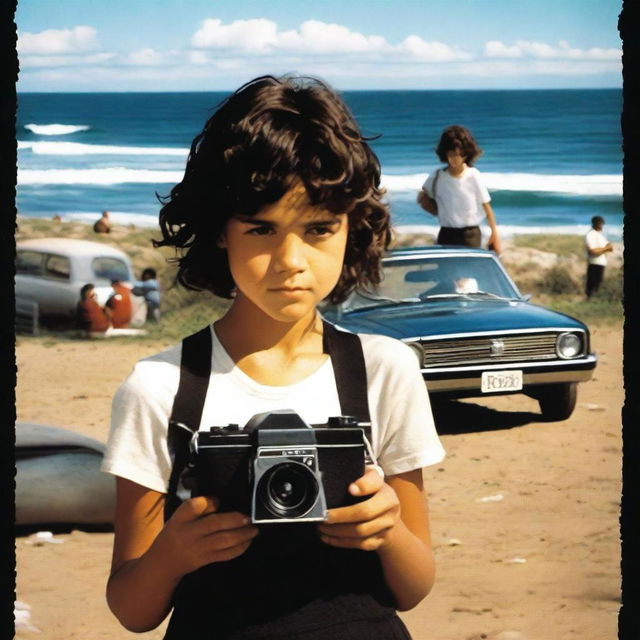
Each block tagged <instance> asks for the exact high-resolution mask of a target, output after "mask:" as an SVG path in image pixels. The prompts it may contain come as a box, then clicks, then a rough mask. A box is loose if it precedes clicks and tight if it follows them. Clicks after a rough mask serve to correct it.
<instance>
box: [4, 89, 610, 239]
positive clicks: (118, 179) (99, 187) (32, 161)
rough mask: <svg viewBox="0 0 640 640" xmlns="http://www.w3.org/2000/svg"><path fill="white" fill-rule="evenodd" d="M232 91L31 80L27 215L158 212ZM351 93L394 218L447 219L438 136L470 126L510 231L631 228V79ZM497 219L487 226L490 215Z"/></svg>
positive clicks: (21, 191) (23, 144) (120, 219)
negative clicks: (437, 186)
mask: <svg viewBox="0 0 640 640" xmlns="http://www.w3.org/2000/svg"><path fill="white" fill-rule="evenodd" d="M226 95H227V93H226V92H215V93H214V92H209V93H204V92H202V93H76V94H74V93H22V94H20V95H19V96H18V113H17V125H16V126H17V131H16V133H17V140H18V187H17V208H18V213H19V215H23V216H28V217H38V218H51V217H52V216H53V215H56V214H57V215H60V216H61V217H62V218H63V219H65V220H84V221H93V220H95V219H96V218H97V217H98V216H99V215H100V212H101V211H103V210H108V211H110V213H111V219H112V220H113V221H114V222H116V223H119V224H136V225H139V226H143V225H144V226H148V225H155V224H156V223H157V222H156V221H157V214H158V209H159V205H158V201H157V199H156V193H157V194H160V195H166V194H168V193H169V190H170V189H171V187H172V186H173V185H174V184H175V183H177V182H179V181H180V180H181V177H182V174H183V172H184V165H185V161H186V157H187V153H188V149H189V147H190V144H191V140H192V139H193V137H194V136H195V135H196V134H197V133H198V132H199V131H200V129H201V128H202V125H203V124H204V122H205V120H206V119H207V118H208V117H209V116H210V115H211V113H212V112H213V110H214V109H215V107H216V105H217V104H219V102H220V101H221V100H222V99H223V98H224V97H226ZM343 96H344V98H345V100H346V102H347V104H348V105H349V107H350V108H351V110H352V112H353V113H354V115H355V116H356V119H357V120H358V122H359V124H360V127H361V129H362V130H363V133H364V134H365V135H367V136H371V137H375V139H374V140H372V141H371V143H370V144H371V146H372V147H373V149H374V151H375V152H376V153H377V155H378V157H379V158H380V162H381V165H382V174H383V175H382V184H383V186H384V187H385V188H386V189H387V198H388V200H389V203H390V206H391V211H392V215H393V221H394V225H395V226H396V227H398V228H399V229H400V230H414V231H418V230H424V231H427V232H431V233H434V232H435V231H436V230H437V224H436V220H435V219H434V218H432V217H431V216H430V215H429V214H427V213H425V212H424V211H422V210H421V209H420V207H419V206H418V205H417V204H416V202H415V196H416V192H417V190H418V189H419V188H420V186H421V185H422V183H423V182H424V180H425V179H426V177H427V175H428V174H429V173H430V172H432V171H434V170H435V169H436V168H438V167H439V166H441V163H440V162H439V161H438V159H437V158H436V155H435V153H434V147H435V146H436V144H437V141H438V138H439V136H440V133H441V131H442V129H443V128H444V127H446V126H448V125H450V124H462V125H464V126H466V127H468V128H469V129H470V130H471V131H472V133H473V135H474V137H475V138H476V140H477V142H478V143H479V145H480V146H481V147H482V149H483V151H484V153H483V155H482V156H481V157H480V158H479V160H478V161H477V162H476V166H477V168H478V169H479V170H480V172H481V173H482V175H483V177H484V181H485V184H486V185H487V188H488V189H489V192H490V194H491V198H492V205H493V209H494V211H495V214H496V219H497V221H498V225H499V228H500V230H501V231H502V233H503V235H505V236H507V235H512V234H516V233H580V234H582V233H585V232H586V231H587V230H588V228H589V226H590V220H591V217H592V216H594V215H601V216H603V217H604V218H605V221H606V226H605V234H606V235H607V236H608V237H609V239H611V240H614V241H620V240H621V239H622V223H623V211H622V136H621V131H620V113H621V110H622V91H621V90H618V89H586V90H585V89H579V90H573V89H572V90H513V91H501V90H491V91H352V92H349V91H347V92H344V93H343ZM485 231H486V227H485Z"/></svg>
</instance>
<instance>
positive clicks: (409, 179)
mask: <svg viewBox="0 0 640 640" xmlns="http://www.w3.org/2000/svg"><path fill="white" fill-rule="evenodd" d="M428 175H429V174H427V173H413V174H407V175H386V174H385V175H383V176H382V180H381V182H382V186H383V187H385V188H386V189H388V190H389V191H391V192H394V191H396V192H403V191H405V192H407V191H410V192H415V191H418V190H419V189H420V188H421V187H422V185H423V184H424V181H425V180H426V179H427V176H428ZM482 178H483V182H484V184H485V185H486V187H487V189H489V190H490V191H528V192H539V193H567V194H572V195H585V196H622V176H621V175H616V174H595V175H563V174H543V173H484V172H483V173H482Z"/></svg>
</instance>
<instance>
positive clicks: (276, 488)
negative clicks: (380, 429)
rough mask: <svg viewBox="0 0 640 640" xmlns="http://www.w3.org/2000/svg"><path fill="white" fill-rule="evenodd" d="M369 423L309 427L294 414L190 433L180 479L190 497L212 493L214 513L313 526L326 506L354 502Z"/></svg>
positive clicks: (336, 421)
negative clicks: (352, 488)
mask: <svg viewBox="0 0 640 640" xmlns="http://www.w3.org/2000/svg"><path fill="white" fill-rule="evenodd" d="M369 426H370V425H369V423H363V422H358V421H357V420H355V419H354V418H351V417H349V416H336V417H331V418H329V419H328V421H327V422H326V423H325V424H320V425H314V426H313V427H312V426H310V425H308V424H307V423H306V422H305V421H304V420H303V419H302V418H301V417H300V416H299V415H298V414H297V413H296V412H295V411H290V410H281V411H271V412H268V413H261V414H257V415H255V416H253V418H251V420H249V422H247V424H246V425H245V427H244V429H240V428H239V426H238V425H234V424H230V425H227V426H225V427H218V426H214V427H211V428H210V429H209V430H207V431H198V432H196V433H194V435H193V438H192V439H191V444H190V451H189V461H188V463H187V467H186V475H185V478H184V479H183V482H184V485H185V487H187V488H189V489H191V495H192V497H193V496H199V495H209V496H216V497H217V498H218V499H219V500H220V505H219V509H218V510H219V511H221V512H223V511H239V512H241V513H247V514H250V515H251V520H252V522H254V523H256V524H262V523H278V522H317V521H322V520H324V519H325V516H326V513H327V509H331V508H334V507H340V506H345V505H349V504H354V503H356V502H359V501H360V500H362V498H358V497H354V496H351V495H350V494H349V491H348V487H349V485H350V484H351V483H352V482H354V481H355V480H357V479H358V478H359V477H360V476H362V474H363V473H364V468H365V464H366V463H367V462H368V461H369V460H370V457H369V455H368V454H369V450H368V441H367V439H366V437H365V430H368V428H369Z"/></svg>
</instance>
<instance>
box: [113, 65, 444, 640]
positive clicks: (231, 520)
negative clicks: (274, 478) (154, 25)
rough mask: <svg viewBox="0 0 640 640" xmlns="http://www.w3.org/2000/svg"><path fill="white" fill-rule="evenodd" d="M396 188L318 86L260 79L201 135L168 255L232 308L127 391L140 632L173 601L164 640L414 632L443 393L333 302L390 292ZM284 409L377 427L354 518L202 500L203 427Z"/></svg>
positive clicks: (121, 493)
mask: <svg viewBox="0 0 640 640" xmlns="http://www.w3.org/2000/svg"><path fill="white" fill-rule="evenodd" d="M379 185H380V164H379V161H378V159H377V157H376V156H375V154H374V153H373V151H372V150H371V148H370V147H369V146H368V144H367V142H366V140H365V139H364V138H363V137H362V135H361V134H360V131H359V128H358V126H357V124H356V122H355V120H354V119H353V116H352V115H351V114H350V113H349V111H348V109H347V107H346V105H345V104H344V102H343V101H342V99H341V98H340V97H339V96H338V94H337V93H335V92H334V91H333V90H332V89H331V88H330V87H328V86H327V85H325V84H324V83H322V82H321V81H319V80H315V79H312V78H291V77H288V76H285V77H284V78H281V79H277V78H274V77H272V76H264V77H261V78H256V79H255V80H252V81H251V82H248V83H247V84H246V85H244V86H242V87H241V88H240V89H238V90H237V91H236V92H235V93H234V94H232V95H231V96H230V97H229V98H227V99H226V100H225V101H224V102H223V103H222V104H221V105H220V106H219V107H218V109H217V110H216V111H215V113H214V114H213V115H212V116H211V118H210V119H209V120H208V121H207V123H206V124H205V126H204V128H203V130H202V132H201V133H200V134H198V135H197V136H196V138H195V139H194V140H193V143H192V145H191V152H190V154H189V158H188V160H187V168H186V171H185V175H184V178H183V180H182V181H181V182H180V183H179V184H178V185H176V186H175V187H174V188H173V189H172V190H171V193H170V196H169V197H167V198H166V199H165V200H164V206H163V207H162V209H161V211H160V227H161V231H162V236H163V238H162V240H161V241H156V246H172V247H174V248H176V249H177V250H179V252H180V255H181V257H180V258H179V268H178V273H177V280H178V282H180V283H181V284H182V285H184V286H186V287H188V288H189V289H193V290H203V289H206V290H208V291H210V292H212V293H214V294H215V295H218V296H220V297H222V298H225V299H229V300H231V304H230V306H229V308H228V310H227V311H226V312H225V314H224V315H223V316H222V317H221V318H219V319H218V320H217V321H216V322H215V323H213V324H207V325H206V326H205V327H204V328H203V329H202V330H200V331H198V332H197V333H195V334H193V335H192V336H189V337H187V338H185V340H184V341H183V342H182V343H179V344H177V345H175V346H174V347H172V348H169V349H167V350H165V351H163V352H161V353H160V354H158V355H155V356H151V357H150V358H145V359H144V360H141V361H140V362H138V364H137V365H136V366H135V368H134V370H133V372H132V373H131V374H130V375H129V377H128V378H127V380H126V381H125V382H124V383H123V384H122V385H121V386H120V388H119V389H118V391H117V392H116V395H115V396H114V399H113V403H112V420H111V428H110V432H109V442H108V445H107V452H106V455H105V457H104V460H103V465H102V469H103V470H104V471H107V472H109V473H112V474H114V475H115V476H117V502H118V504H117V508H116V519H115V520H116V521H115V536H114V550H113V556H112V569H111V576H110V578H109V581H108V584H107V601H108V604H109V606H110V608H111V610H112V611H113V613H114V614H115V615H116V616H117V618H118V619H119V620H120V622H121V623H122V624H123V625H124V626H125V627H126V628H127V629H129V630H131V631H136V632H141V631H147V630H151V629H154V628H156V627H157V626H158V625H159V624H160V623H161V622H162V620H163V619H164V618H165V617H166V616H167V615H168V614H169V613H170V612H171V611H172V609H173V612H172V613H171V619H170V621H169V624H168V627H167V631H166V635H165V636H164V637H165V640H183V639H185V638H189V639H193V640H195V639H204V638H216V639H217V640H225V639H231V638H243V639H245V640H249V639H255V640H257V639H258V638H267V637H268V638H270V639H272V640H285V639H289V638H297V639H298V640H347V639H348V640H390V639H391V638H395V639H397V640H409V639H410V636H409V633H408V631H407V629H406V627H405V625H404V623H403V622H402V620H401V619H400V617H399V616H398V615H397V610H398V609H401V610H407V609H411V608H413V607H415V606H416V605H417V604H418V603H419V602H420V601H421V600H422V599H423V598H424V597H425V596H426V595H427V594H428V593H429V591H430V590H431V587H432V585H433V581H434V558H433V550H432V547H431V538H430V533H429V518H428V512H427V502H426V496H425V494H424V492H423V467H425V466H426V465H431V464H435V463H437V462H439V461H440V460H442V458H443V457H444V450H443V448H442V445H441V444H440V441H439V439H438V435H437V433H436V430H435V426H434V422H433V416H432V414H431V408H430V404H429V396H428V394H427V391H426V388H425V385H424V381H423V379H422V376H421V374H420V369H419V367H418V364H417V360H416V358H415V356H414V354H413V352H412V351H411V349H410V348H409V347H407V345H406V344H404V343H403V342H401V341H399V340H395V339H392V338H389V337H387V336H376V335H364V334H362V335H359V334H354V333H349V332H346V331H342V330H340V329H338V328H337V327H335V326H334V325H332V324H330V323H328V322H326V321H324V320H323V318H322V316H321V315H320V313H319V311H318V309H317V305H318V303H319V302H321V301H322V300H325V299H327V300H330V301H332V302H334V303H338V302H340V301H342V300H344V299H346V297H347V296H348V294H349V293H350V292H351V291H352V290H353V289H354V288H355V287H356V286H358V285H361V286H372V285H374V284H376V283H379V282H380V279H381V272H380V267H381V258H382V255H383V252H384V251H385V249H386V248H387V247H388V245H389V242H390V240H391V229H390V216H389V211H388V209H387V207H386V204H385V203H384V201H383V200H382V195H383V192H382V190H381V189H380V188H379ZM212 311H213V310H212ZM196 360H197V362H195V361H196ZM181 371H183V372H184V373H183V374H182V375H181ZM399 399H401V401H400V402H399V401H398V400H399ZM356 405H357V406H356ZM183 409H184V410H185V411H186V412H187V413H189V414H190V415H186V414H185V412H184V411H183ZM283 409H293V410H295V411H297V412H298V413H299V415H300V416H301V418H302V419H303V420H304V421H305V422H307V423H308V424H309V425H323V424H327V421H328V419H329V417H331V416H340V415H351V416H356V417H357V418H358V420H359V421H361V422H363V423H364V422H366V423H367V424H370V425H371V426H370V435H371V437H370V443H371V447H370V448H371V454H370V455H371V459H372V462H374V463H375V464H372V465H368V466H367V467H366V469H365V470H364V472H363V473H362V475H360V476H359V477H358V478H357V479H356V480H355V481H354V482H352V483H351V484H349V485H348V486H347V487H345V488H344V493H345V502H348V503H349V505H348V506H341V507H337V508H332V509H328V511H327V513H326V516H325V519H324V520H322V521H318V522H293V523H289V524H286V523H279V524H273V525H266V528H265V527H263V526H260V527H257V526H255V524H252V521H251V517H250V515H249V513H248V512H249V511H250V509H249V508H248V507H247V508H246V509H245V508H244V507H243V508H241V510H237V509H236V510H228V509H226V508H224V499H225V498H228V495H227V494H226V491H225V490H223V489H221V490H220V491H219V495H214V496H212V495H196V496H193V495H191V493H190V492H189V491H188V490H187V489H186V487H185V486H184V485H183V483H182V480H181V478H182V477H183V476H182V474H183V471H185V464H186V461H187V460H186V459H187V455H188V451H189V441H190V440H191V441H193V440H194V434H195V433H196V432H197V431H198V430H199V429H205V430H208V428H209V427H210V426H212V425H227V424H229V423H234V424H236V425H245V424H246V423H247V421H248V420H249V419H250V418H251V417H252V416H254V415H255V414H260V413H264V412H273V411H277V410H283ZM360 416H363V417H362V418H361V417H360ZM364 416H366V418H365V417H364ZM240 428H242V427H240ZM366 430H367V431H368V430H369V427H366ZM361 462H364V460H361ZM343 464H344V463H343ZM348 466H349V465H347V467H348ZM362 466H364V465H362ZM359 467H360V465H359ZM215 468H216V469H217V468H218V467H215ZM239 470H240V469H239ZM240 471H241V473H238V474H235V477H234V480H238V481H241V476H242V475H244V476H245V478H246V474H247V471H246V469H242V470H240ZM298 473H299V472H298ZM326 474H327V475H326V476H325V477H326V478H331V477H333V476H332V474H331V472H330V471H329V470H328V471H327V472H326ZM358 474H360V468H358ZM291 482H294V483H296V484H297V482H296V481H295V480H291ZM232 484H233V482H232ZM286 485H288V488H287V486H286ZM291 488H292V485H291V483H289V482H287V483H285V485H283V492H282V493H281V494H280V495H282V496H283V497H282V499H283V500H285V501H288V498H287V497H286V496H285V495H284V493H287V492H288V491H289V490H290V489H291ZM228 489H229V490H230V491H233V487H228ZM289 495H290V494H289ZM349 497H352V499H348V498H349ZM354 497H355V498H360V500H357V499H356V500H353V498H354ZM296 499H298V500H299V499H300V498H299V497H298V498H296ZM221 500H222V502H221ZM353 502H356V503H355V504H353ZM281 504H283V506H284V503H281ZM241 511H242V512H241Z"/></svg>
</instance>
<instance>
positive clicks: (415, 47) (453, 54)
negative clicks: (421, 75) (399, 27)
mask: <svg viewBox="0 0 640 640" xmlns="http://www.w3.org/2000/svg"><path fill="white" fill-rule="evenodd" d="M395 50H396V51H397V52H398V53H406V54H407V55H408V56H409V59H413V60H420V61H421V62H452V61H454V60H470V59H471V58H472V56H471V55H470V54H469V53H467V52H466V51H463V50H462V49H458V48H456V47H450V46H449V45H448V44H444V43H443V42H427V41H425V40H423V39H422V38H420V37H419V36H414V35H411V36H407V37H406V38H405V39H404V40H403V41H402V42H401V43H400V44H399V45H398V46H397V47H396V48H395Z"/></svg>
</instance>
